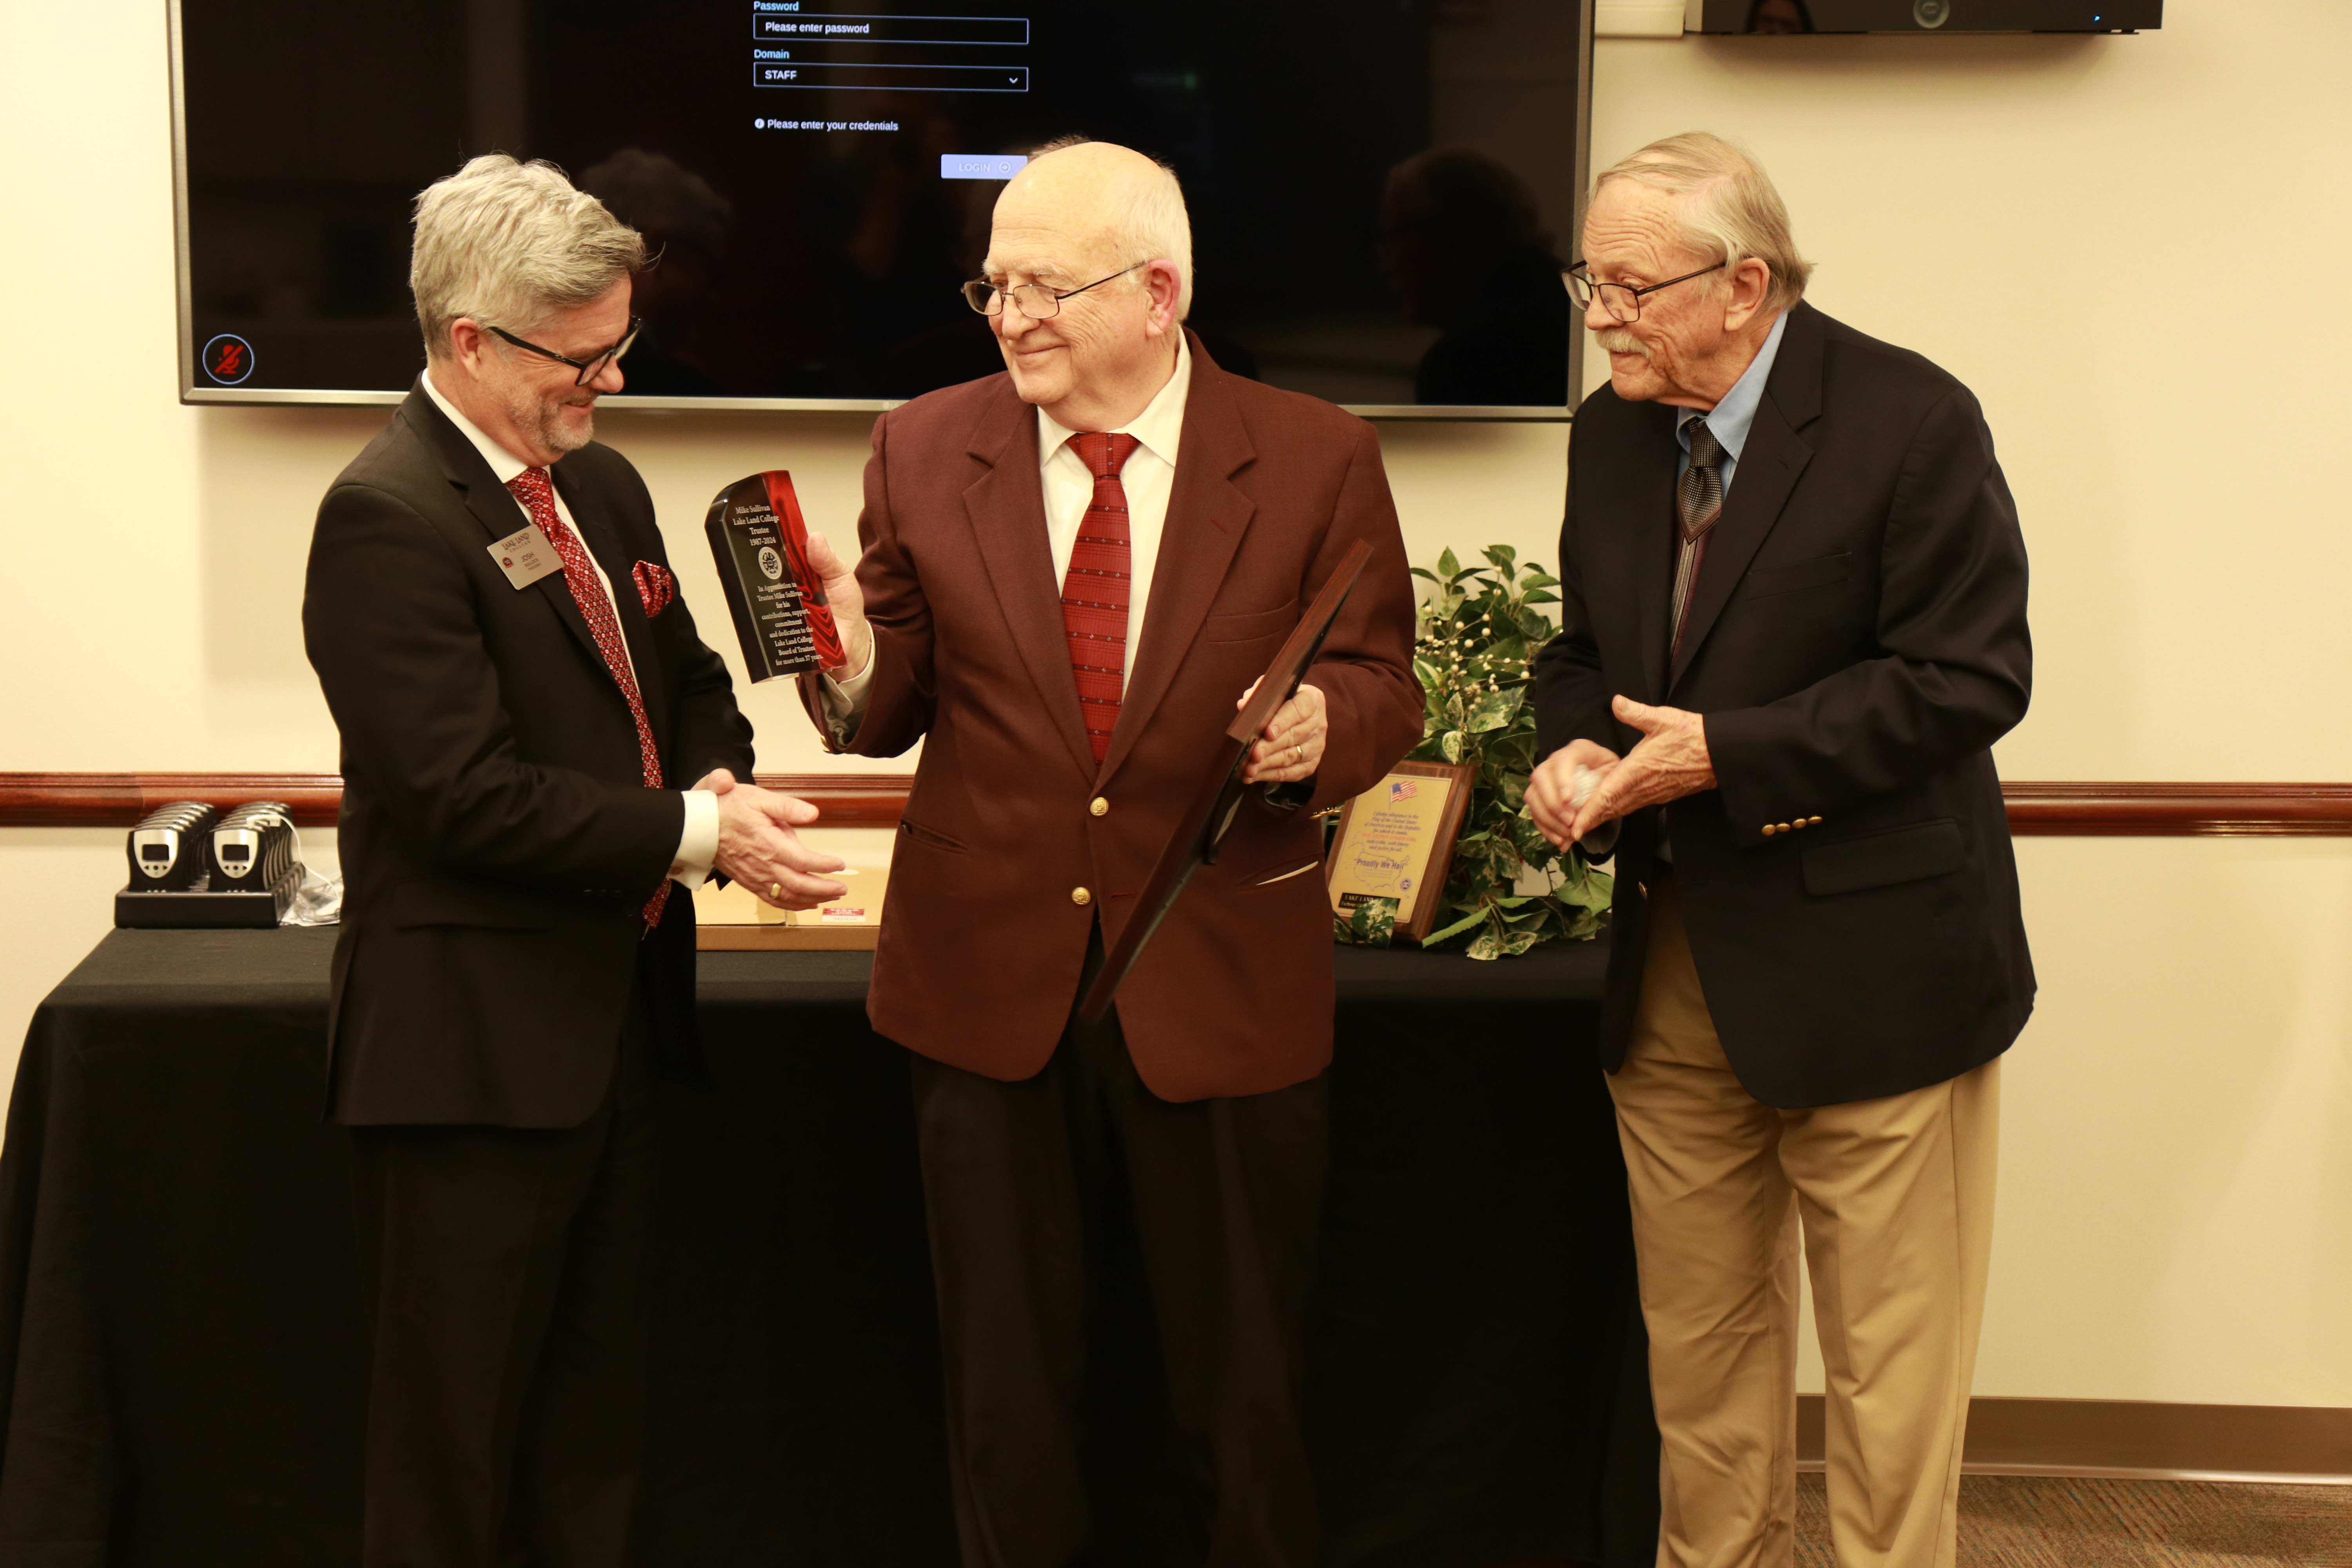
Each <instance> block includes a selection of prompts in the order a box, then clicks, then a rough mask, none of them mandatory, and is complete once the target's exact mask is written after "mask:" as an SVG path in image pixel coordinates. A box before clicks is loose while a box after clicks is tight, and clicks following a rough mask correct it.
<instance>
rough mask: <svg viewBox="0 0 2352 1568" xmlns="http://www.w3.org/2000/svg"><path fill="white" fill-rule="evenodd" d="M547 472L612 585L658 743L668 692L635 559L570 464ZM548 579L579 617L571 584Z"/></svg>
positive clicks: (599, 656) (600, 662)
mask: <svg viewBox="0 0 2352 1568" xmlns="http://www.w3.org/2000/svg"><path fill="white" fill-rule="evenodd" d="M548 473H549V476H550V477H551V479H554V481H555V488H556V489H558V490H560V491H562V494H563V504H564V506H565V507H566V508H567V509H568V510H570V511H571V513H572V521H573V522H574V523H576V524H578V525H579V531H580V542H582V543H583V544H585V545H586V546H587V547H588V553H590V554H591V555H593V556H594V557H595V558H596V564H598V565H599V566H602V567H603V568H604V578H605V580H606V581H607V582H609V583H611V584H612V585H613V614H614V616H615V617H616V618H617V619H618V621H619V622H620V626H621V637H622V638H623V640H625V642H626V643H627V644H628V645H629V663H630V666H631V667H632V668H635V671H636V676H637V696H638V698H639V700H642V701H643V702H644V703H645V705H646V724H647V726H649V727H650V728H651V729H652V731H653V732H654V737H655V744H656V745H659V744H661V743H662V737H664V736H666V735H667V734H668V733H669V694H668V690H667V682H666V681H664V680H663V679H662V678H661V677H662V662H661V650H660V649H659V648H658V647H656V646H655V644H654V626H653V623H652V622H651V621H649V620H647V619H646V608H645V605H644V602H643V601H642V600H640V599H639V598H638V597H637V581H636V578H635V576H634V575H633V574H632V573H631V571H630V568H631V567H633V566H635V564H636V563H635V562H633V561H631V560H629V559H628V551H627V549H626V547H625V546H624V545H623V544H622V542H621V531H620V530H619V529H618V528H617V527H616V526H614V521H613V518H612V514H611V510H610V509H609V508H607V507H606V506H604V503H603V502H602V500H600V499H599V498H598V496H597V493H596V491H595V489H594V488H593V487H592V486H590V485H588V484H585V483H583V482H582V479H581V476H580V475H579V474H577V473H575V472H573V471H572V464H570V463H558V464H556V465H555V467H554V468H551V469H549V470H548ZM547 581H548V582H550V583H553V584H555V586H556V589H557V591H558V592H559V593H560V594H561V595H562V599H563V603H564V605H565V606H566V607H567V608H569V609H570V610H571V611H572V615H573V616H574V617H579V615H580V606H579V605H578V604H576V603H575V602H574V601H573V600H572V592H571V590H570V588H569V587H567V586H565V585H564V584H562V583H561V582H559V581H557V579H556V578H554V577H551V578H549V579H547ZM534 586H536V584H534ZM580 625H581V629H582V630H583V631H584V630H586V629H587V622H586V620H585V619H584V618H583V619H581V622H580ZM589 642H590V644H591V646H592V647H593V644H594V642H595V639H594V637H590V638H589ZM596 664H597V667H598V668H604V652H603V650H602V649H598V650H597V653H596ZM664 782H666V783H668V782H671V781H668V780H667V779H666V780H665V781H664Z"/></svg>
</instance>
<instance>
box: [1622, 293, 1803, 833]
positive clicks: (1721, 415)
mask: <svg viewBox="0 0 2352 1568" xmlns="http://www.w3.org/2000/svg"><path fill="white" fill-rule="evenodd" d="M1788 324H1789V313H1788V312H1787V311H1786V310H1783V311H1781V312H1780V319H1779V320H1778V321H1774V322H1773V323H1772V330H1771V331H1769V332H1767V333H1765V334H1764V346H1763V347H1762V348H1760V349H1758V350H1757V351H1756V357H1755V359H1753V360H1751V361H1750V362H1748V368H1747V369H1746V370H1744V371H1742V372H1740V373H1739V379H1738V381H1735V382H1733V383H1732V384H1731V390H1730V391H1729V392H1727V393H1725V394H1724V395H1723V401H1722V402H1720V403H1718V404H1717V405H1715V406H1714V407H1713V408H1711V409H1708V410H1706V412H1705V413H1701V412H1700V411H1699V410H1697V409H1696V408H1685V409H1682V410H1680V411H1679V412H1680V414H1681V417H1680V418H1678V419H1676V420H1675V445H1676V446H1678V447H1681V448H1682V453H1681V455H1680V456H1679V457H1677V458H1675V479H1681V478H1682V477H1683V476H1684V475H1685V474H1686V473H1688V472H1690V427H1691V421H1692V420H1694V419H1704V420H1706V427H1707V428H1708V429H1709V430H1712V431H1714V432H1715V438H1716V439H1717V441H1720V442H1722V443H1723V462H1722V463H1721V465H1720V467H1721V468H1722V470H1723V496H1724V500H1727V501H1728V500H1730V499H1731V478H1732V476H1733V475H1734V474H1736V473H1738V471H1739V454H1740V452H1741V450H1742V449H1743V448H1744V447H1747V445H1748V431H1749V430H1750V429H1751V428H1753V427H1754V426H1755V424H1756V409H1757V405H1759V404H1761V403H1762V402H1763V401H1764V384H1765V383H1766V382H1767V381H1769V380H1770V379H1771V377H1772V362H1773V360H1775V359H1777V358H1778V357H1779V356H1780V333H1781V331H1783V330H1784V329H1785V328H1786V327H1787V326H1788ZM1666 816H1667V812H1666V809H1665V808H1664V807H1663V806H1662V807H1660V808H1659V811H1658V858H1659V859H1660V860H1662V861H1664V863H1665V864H1667V865H1669V866H1671V865H1673V864H1674V863H1675V846H1674V840H1673V838H1672V837H1669V835H1668V834H1667V831H1666ZM1592 837H1599V836H1598V834H1594V835H1592V836H1590V837H1588V840H1587V844H1588V852H1590V846H1591V838H1592ZM1613 840H1614V836H1613V835H1612V843H1613Z"/></svg>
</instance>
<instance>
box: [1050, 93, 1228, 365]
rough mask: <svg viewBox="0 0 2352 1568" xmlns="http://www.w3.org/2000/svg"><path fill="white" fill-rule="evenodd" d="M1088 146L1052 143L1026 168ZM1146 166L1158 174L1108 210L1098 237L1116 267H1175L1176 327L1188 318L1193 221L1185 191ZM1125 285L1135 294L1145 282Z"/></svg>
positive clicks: (1135, 279)
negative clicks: (1067, 150) (1147, 263)
mask: <svg viewBox="0 0 2352 1568" xmlns="http://www.w3.org/2000/svg"><path fill="white" fill-rule="evenodd" d="M1093 140H1094V138H1092V137H1090V136H1063V137H1059V138H1056V139H1055V140H1054V141H1051V142H1046V143H1045V145H1044V146H1043V147H1040V148H1038V149H1037V151H1036V152H1034V153H1031V154H1030V156H1029V162H1031V163H1036V162H1037V161H1038V160H1039V159H1041V158H1046V157H1051V156H1052V155H1053V154H1054V153H1059V152H1061V151H1062V150H1063V149H1065V148H1067V147H1083V146H1086V145H1087V144H1088V143H1089V142H1092V141H1093ZM1151 164H1152V167H1153V168H1154V169H1156V170H1158V171H1159V173H1158V174H1156V175H1146V176H1144V177H1142V178H1140V179H1139V180H1136V181H1135V182H1134V183H1133V184H1132V185H1131V186H1130V187H1129V190H1128V192H1127V193H1126V199H1125V200H1124V201H1119V202H1115V203H1114V204H1113V205H1112V206H1111V208H1110V210H1109V211H1108V212H1106V213H1105V214H1104V215H1103V232H1104V233H1105V234H1106V235H1108V237H1109V239H1110V244H1111V248H1112V249H1114V250H1116V251H1118V258H1119V260H1120V261H1121V262H1144V261H1160V260H1166V261H1172V262H1174V263H1175V264H1176V276H1177V290H1176V319H1177V320H1178V321H1183V320H1184V319H1185V318H1186V317H1188V316H1190V315H1191V314H1192V215H1191V214H1190V213H1189V212H1187V211H1186V210H1185V207H1184V187H1183V186H1182V185H1181V184H1179V183H1178V182H1177V179H1176V171H1175V170H1173V169H1171V168H1170V167H1169V166H1168V165H1167V164H1165V163H1161V162H1160V160H1159V159H1157V158H1153V159H1152V160H1151ZM1128 285H1129V288H1134V289H1140V288H1142V287H1144V278H1143V277H1142V275H1140V274H1137V275H1134V276H1131V277H1129V279H1128Z"/></svg>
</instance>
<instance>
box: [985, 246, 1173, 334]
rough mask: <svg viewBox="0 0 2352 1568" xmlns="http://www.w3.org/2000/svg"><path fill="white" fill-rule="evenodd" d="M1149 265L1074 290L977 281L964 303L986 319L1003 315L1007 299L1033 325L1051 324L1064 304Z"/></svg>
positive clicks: (1097, 280)
mask: <svg viewBox="0 0 2352 1568" xmlns="http://www.w3.org/2000/svg"><path fill="white" fill-rule="evenodd" d="M1150 265H1151V263H1150V262H1149V261H1139V262H1137V263H1136V264H1135V266H1134V267H1122V268H1119V269H1118V271H1116V272H1114V273H1112V274H1111V275H1110V278H1097V279H1095V280H1094V281H1093V282H1091V283H1081V284H1079V285H1078V286H1077V287H1076V288H1075V289H1049V288H1047V287H1046V286H1045V284H1043V283H1023V284H1019V285H1016V286H1015V287H1013V288H1011V289H1004V288H1000V287H998V286H997V285H996V284H993V283H991V282H990V281H989V280H988V279H985V278H975V279H972V280H971V282H969V283H967V284H965V285H964V286H963V302H964V303H965V304H967V305H970V306H971V308H972V309H973V310H978V311H979V312H980V313H981V314H982V315H983V316H1001V315H1003V313H1004V300H1005V297H1006V296H1007V295H1010V296H1011V297H1012V300H1013V303H1014V304H1016V305H1018V306H1020V307H1021V313H1022V314H1023V315H1024V316H1026V317H1028V318H1029V319H1030V320H1031V321H1049V320H1051V319H1052V318H1054V317H1055V316H1058V315H1060V314H1061V313H1062V301H1063V300H1067V299H1069V298H1071V297H1072V296H1074V295H1077V294H1083V293H1085V292H1086V291H1087V289H1099V288H1101V287H1102V286H1103V285H1104V284H1106V283H1108V282H1109V281H1110V279H1111V278H1124V277H1126V276H1127V275H1128V274H1129V273H1130V272H1133V271H1134V270H1136V268H1140V267H1149V266H1150Z"/></svg>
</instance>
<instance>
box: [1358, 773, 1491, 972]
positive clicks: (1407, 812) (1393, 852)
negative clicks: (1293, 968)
mask: <svg viewBox="0 0 2352 1568" xmlns="http://www.w3.org/2000/svg"><path fill="white" fill-rule="evenodd" d="M1469 810H1470V769H1469V768H1468V767H1467V766H1466V765H1462V764H1457V763H1398V764H1397V765H1396V766H1394V767H1392V768H1391V769H1390V770H1389V771H1388V776H1387V777H1386V778H1383V779H1382V780H1381V782H1380V783H1378V784H1374V785H1373V786H1372V787H1371V788H1370V789H1368V790H1366V791H1365V792H1364V793H1363V794H1361V795H1358V796H1356V798H1355V799H1353V800H1351V801H1349V803H1348V804H1347V805H1346V807H1345V808H1344V809H1342V810H1341V812H1340V813H1339V832H1337V833H1335V834H1334V835H1332V837H1331V852H1330V853H1329V854H1328V856H1326V857H1325V858H1324V861H1323V885H1324V886H1325V887H1326V888H1328V889H1330V893H1331V912H1332V913H1333V914H1334V915H1336V916H1338V917H1339V918H1340V919H1342V920H1345V919H1346V918H1347V917H1348V916H1349V915H1350V914H1351V913H1353V912H1354V911H1355V909H1356V907H1357V906H1358V905H1359V904H1360V903H1362V902H1363V901H1364V900H1367V899H1394V900H1396V901H1397V921H1396V930H1397V935H1399V936H1401V937H1404V938H1407V939H1408V940H1410V941H1412V942H1419V941H1420V940H1421V939H1422V938H1423V937H1425V936H1427V935H1428V934H1429V933H1430V932H1431V931H1434V930H1435V929H1436V927H1437V917H1438V915H1439V914H1440V913H1441V912H1442V906H1443V905H1444V898H1445V878H1446V873H1447V872H1448V870H1449V869H1450V868H1452V866H1453V864H1454V839H1456V838H1457V837H1461V833H1462V819H1463V817H1464V816H1466V815H1467V814H1468V812H1469Z"/></svg>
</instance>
